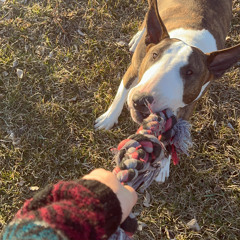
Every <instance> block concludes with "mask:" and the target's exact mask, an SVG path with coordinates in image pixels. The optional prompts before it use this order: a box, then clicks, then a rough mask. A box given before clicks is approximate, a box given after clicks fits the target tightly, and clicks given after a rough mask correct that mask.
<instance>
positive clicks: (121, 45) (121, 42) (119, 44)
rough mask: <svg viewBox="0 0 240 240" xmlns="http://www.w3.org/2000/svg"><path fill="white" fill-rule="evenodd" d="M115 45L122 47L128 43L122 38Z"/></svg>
mask: <svg viewBox="0 0 240 240" xmlns="http://www.w3.org/2000/svg"><path fill="white" fill-rule="evenodd" d="M117 45H118V46H120V47H124V46H127V45H128V44H127V43H126V42H124V41H122V40H120V41H118V42H117Z"/></svg>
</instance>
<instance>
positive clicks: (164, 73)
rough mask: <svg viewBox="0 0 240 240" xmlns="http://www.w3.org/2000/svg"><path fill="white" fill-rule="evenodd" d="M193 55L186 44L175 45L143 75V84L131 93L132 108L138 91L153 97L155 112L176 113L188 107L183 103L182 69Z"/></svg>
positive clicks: (130, 103) (129, 101) (129, 97)
mask: <svg viewBox="0 0 240 240" xmlns="http://www.w3.org/2000/svg"><path fill="white" fill-rule="evenodd" d="M191 54H192V48H191V47H190V46H188V45H187V44H185V43H184V42H180V41H179V42H175V43H173V44H172V45H171V46H170V47H169V48H168V49H167V50H166V51H165V52H164V53H163V54H162V57H161V58H160V59H159V60H158V61H157V62H156V63H155V64H154V65H152V66H151V67H150V68H149V69H148V70H147V71H146V72H145V73H144V74H143V77H142V79H141V82H140V83H139V84H138V85H137V86H136V87H134V88H133V89H132V90H131V91H130V92H129V95H128V105H129V106H130V108H131V107H132V101H131V99H132V97H133V95H134V93H135V92H137V91H139V92H143V93H145V94H149V95H151V96H153V98H154V102H153V103H152V104H151V107H152V110H153V111H154V112H157V111H161V110H163V109H165V108H170V109H172V110H173V111H174V112H175V113H176V111H177V109H178V108H180V107H184V106H186V104H185V103H184V102H183V88H184V85H183V80H182V78H181V75H180V68H181V67H183V66H185V65H186V64H187V63H188V59H189V56H190V55H191Z"/></svg>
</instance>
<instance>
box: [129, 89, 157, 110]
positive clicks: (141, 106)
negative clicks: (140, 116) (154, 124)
mask: <svg viewBox="0 0 240 240" xmlns="http://www.w3.org/2000/svg"><path fill="white" fill-rule="evenodd" d="M132 101H133V107H134V108H135V109H136V110H138V111H139V112H143V113H144V112H149V108H148V104H151V103H152V102H153V97H152V96H150V95H146V94H142V93H135V94H134V95H133V98H132Z"/></svg>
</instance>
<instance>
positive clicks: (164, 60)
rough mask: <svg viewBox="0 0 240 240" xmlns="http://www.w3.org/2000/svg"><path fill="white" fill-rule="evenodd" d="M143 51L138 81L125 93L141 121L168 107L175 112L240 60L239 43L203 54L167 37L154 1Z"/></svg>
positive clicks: (137, 118) (135, 116) (149, 14)
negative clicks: (150, 111)
mask: <svg viewBox="0 0 240 240" xmlns="http://www.w3.org/2000/svg"><path fill="white" fill-rule="evenodd" d="M146 32H147V33H146V38H145V44H146V46H147V48H146V49H147V50H146V51H147V52H146V55H145V57H144V58H143V60H142V63H141V65H140V68H139V76H138V79H139V82H138V84H137V85H136V86H135V87H134V88H132V89H131V91H130V92H129V95H128V106H129V108H130V111H131V115H132V118H133V120H134V121H136V122H139V123H141V122H142V120H143V119H144V118H145V117H146V116H148V115H149V108H151V109H152V110H153V111H154V112H158V111H161V110H163V109H166V108H170V109H171V110H172V111H173V112H174V113H175V114H177V112H178V111H179V110H180V109H181V108H183V107H185V106H187V105H188V104H190V103H192V102H194V101H197V100H198V99H199V98H200V97H201V96H202V94H203V92H204V90H205V88H206V87H207V86H208V84H209V83H210V81H212V80H213V79H216V78H219V77H221V76H222V75H223V74H224V72H225V71H226V70H227V69H228V68H230V67H231V66H232V65H233V64H234V63H236V62H237V61H238V60H239V59H240V45H237V46H236V47H233V48H229V49H225V50H221V51H215V52H211V53H208V54H204V53H203V52H202V51H201V50H200V49H198V48H195V47H192V46H189V45H188V44H186V43H185V42H183V41H181V40H179V39H171V38H170V37H169V35H168V32H167V30H166V27H165V26H164V24H163V22H162V20H161V18H160V16H159V14H158V10H157V5H156V1H153V3H152V5H151V6H150V8H149V11H148V14H147V19H146Z"/></svg>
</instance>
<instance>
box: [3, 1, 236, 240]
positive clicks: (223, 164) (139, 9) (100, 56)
mask: <svg viewBox="0 0 240 240" xmlns="http://www.w3.org/2000/svg"><path fill="white" fill-rule="evenodd" d="M146 9H147V3H146V1H144V0H142V1H139V0H108V1H100V0H91V1H90V0H89V1H87V0H80V1H75V0H65V1H60V0H59V1H53V0H51V1H50V0H48V1H47V0H46V1H44V0H42V1H33V0H25V1H17V0H9V1H8V0H7V1H6V2H5V3H4V4H1V3H0V46H1V48H0V169H1V173H0V206H1V208H0V223H1V225H4V224H6V223H7V222H8V221H9V220H10V219H11V218H12V217H13V215H14V214H15V213H16V211H17V209H18V208H19V207H20V206H21V205H22V203H23V201H24V200H25V199H26V198H29V197H31V196H32V194H33V192H32V191H31V190H30V187H31V186H38V187H40V188H43V187H44V186H45V185H46V184H47V183H51V182H56V181H57V180H58V179H74V178H79V177H80V176H82V175H83V174H85V173H87V172H89V171H90V170H91V169H93V168H96V167H104V168H107V169H112V155H111V153H110V151H109V149H110V148H111V147H113V146H116V145H117V144H118V143H119V142H120V141H121V140H122V139H124V138H125V137H127V136H128V135H129V134H131V133H133V132H134V131H135V130H136V127H137V126H136V125H135V124H134V123H133V122H132V121H131V119H130V116H129V113H128V111H127V110H126V109H124V111H123V114H122V115H121V117H120V119H119V125H118V126H116V127H114V128H113V130H111V131H108V132H105V131H100V132H95V131H94V129H93V124H94V120H95V119H96V117H97V116H99V115H100V114H102V113H103V112H104V111H105V110H106V109H107V107H108V106H109V104H110V102H111V101H112V99H113V97H114V94H115V93H116V90H117V87H118V84H119V80H120V78H121V76H122V75H123V73H124V71H125V70H126V69H127V66H128V64H129V62H130V59H131V55H130V53H129V51H128V47H127V46H119V45H118V42H119V41H120V40H121V41H124V42H126V43H127V42H128V41H129V40H130V38H131V36H133V35H134V33H135V32H136V31H137V28H138V26H139V24H140V23H141V21H142V19H143V16H144V14H145V12H146ZM239 22H240V3H239V1H237V0H235V1H234V18H233V21H232V27H231V32H230V34H229V39H228V41H227V45H228V46H232V45H234V44H237V43H239V42H240V37H239V36H240V25H239ZM79 30H80V31H81V32H82V33H84V36H82V34H81V32H80V31H79ZM17 69H21V70H23V78H18V77H17V74H16V71H17ZM239 80H240V72H239V69H238V68H237V67H235V68H233V69H232V70H231V71H230V72H228V73H227V74H226V75H225V77H223V78H222V79H221V80H219V81H216V82H215V83H214V84H213V86H212V87H211V90H210V92H209V94H208V95H207V96H206V97H204V98H203V100H201V102H200V103H199V105H198V107H197V109H196V113H195V115H194V116H193V118H192V123H193V131H192V135H193V139H194V142H195V146H194V148H193V149H192V151H191V154H190V157H188V158H186V157H183V158H182V160H181V163H180V165H178V166H172V167H171V176H170V178H169V180H168V181H167V182H166V183H164V184H162V185H158V184H153V185H152V186H151V188H150V189H149V190H148V192H149V193H150V195H151V206H150V207H148V208H146V207H144V206H142V204H141V202H142V201H141V199H142V198H143V197H144V194H143V195H140V201H139V204H138V205H137V206H136V208H135V212H139V213H140V215H139V220H140V221H141V222H143V223H145V225H144V226H143V230H142V231H139V232H138V233H137V236H136V239H170V238H171V239H173V238H174V237H175V239H178V240H180V239H219V240H220V239H221V240H222V239H229V240H230V239H231V240H233V239H240V176H239V175H240V174H239V173H240V161H239V159H240V140H239V131H240V117H239V116H240V100H239V99H240V81H239ZM230 124H231V125H230ZM194 217H195V218H196V219H197V221H198V223H199V225H200V227H201V231H200V232H194V231H191V230H188V229H187V226H186V223H187V222H188V221H189V220H191V219H192V218H194Z"/></svg>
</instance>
